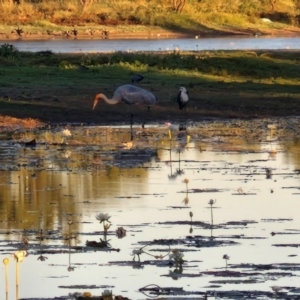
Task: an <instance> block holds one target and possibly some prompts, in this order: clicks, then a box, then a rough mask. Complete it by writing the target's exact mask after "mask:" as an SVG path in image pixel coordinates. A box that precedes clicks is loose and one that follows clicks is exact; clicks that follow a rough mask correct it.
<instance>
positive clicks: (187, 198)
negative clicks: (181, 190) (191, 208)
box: [182, 178, 189, 205]
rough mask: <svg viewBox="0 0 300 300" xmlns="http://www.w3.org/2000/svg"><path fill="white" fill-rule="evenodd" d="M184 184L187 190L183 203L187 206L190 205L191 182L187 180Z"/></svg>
mask: <svg viewBox="0 0 300 300" xmlns="http://www.w3.org/2000/svg"><path fill="white" fill-rule="evenodd" d="M182 182H183V183H185V190H186V194H185V198H184V199H183V201H182V202H183V203H184V204H185V205H187V204H188V203H189V189H188V183H189V180H188V179H186V178H185V179H184V180H183V181H182Z"/></svg>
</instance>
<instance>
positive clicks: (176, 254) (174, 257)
mask: <svg viewBox="0 0 300 300" xmlns="http://www.w3.org/2000/svg"><path fill="white" fill-rule="evenodd" d="M171 252H172V253H171V254H170V255H169V259H170V260H171V261H174V262H175V267H176V268H177V267H179V268H182V265H183V263H184V260H183V256H184V254H183V253H182V252H180V251H179V250H178V249H174V250H172V251H171Z"/></svg>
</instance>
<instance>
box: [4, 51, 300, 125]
mask: <svg viewBox="0 0 300 300" xmlns="http://www.w3.org/2000/svg"><path fill="white" fill-rule="evenodd" d="M0 50H1V49H0ZM0 52H1V51H0ZM0 62H1V64H2V62H3V64H2V68H1V71H0V75H1V78H2V81H1V85H2V89H1V91H0V105H1V113H2V115H3V114H7V115H9V116H13V117H26V118H28V117H32V118H38V119H40V120H42V121H51V122H61V121H64V122H96V123H103V122H108V121H109V122H117V121H120V120H123V119H124V118H123V117H122V115H124V113H125V112H126V111H128V107H127V106H126V105H124V104H119V105H116V106H108V105H106V104H103V105H102V106H100V107H99V108H97V111H91V106H92V101H93V98H94V96H95V94H96V93H99V92H103V93H105V94H106V95H107V96H108V97H111V96H112V93H113V91H114V89H115V88H116V87H117V86H118V85H121V84H125V83H130V79H131V76H132V74H134V73H141V74H143V75H144V76H145V79H144V80H143V81H142V82H141V83H140V86H141V87H143V88H145V89H148V90H151V91H152V92H153V93H154V94H155V95H156V96H157V97H158V100H159V103H158V105H157V108H156V109H154V110H153V111H154V112H152V114H146V112H144V110H143V109H142V108H139V107H133V108H132V109H133V111H135V112H139V115H141V116H143V117H145V118H147V119H149V120H150V119H152V118H153V116H155V118H156V119H168V118H171V117H172V116H176V117H178V118H182V117H184V116H182V115H181V114H180V113H179V111H178V108H177V105H176V96H177V93H178V88H179V87H180V86H185V87H186V88H187V89H188V90H189V93H190V98H191V101H190V104H189V109H188V111H189V117H190V118H198V117H200V116H201V117H202V116H218V117H253V116H271V115H272V116H278V115H295V114H300V100H298V98H299V94H300V84H299V76H300V75H299V74H300V65H299V53H298V52H297V51H268V52H263V51H251V52H247V51H203V52H200V51H198V52H186V53H179V54H176V53H166V54H156V53H148V54H145V53H143V54H138V53H136V54H128V53H121V52H118V53H114V54H97V55H96V54H95V55H93V54H88V55H82V54H69V55H68V54H53V55H50V56H49V57H45V56H43V55H42V54H41V55H36V54H33V53H21V52H18V53H17V54H16V55H15V56H14V58H13V59H12V58H11V57H10V56H9V55H8V56H7V57H0ZM81 64H83V65H85V66H87V67H88V68H89V69H88V70H86V71H82V70H80V69H79V68H78V66H79V65H81Z"/></svg>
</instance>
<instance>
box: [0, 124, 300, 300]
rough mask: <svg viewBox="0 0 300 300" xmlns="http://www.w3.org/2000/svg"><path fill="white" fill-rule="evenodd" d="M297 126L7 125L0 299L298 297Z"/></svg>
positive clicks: (1, 182)
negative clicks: (181, 128)
mask: <svg viewBox="0 0 300 300" xmlns="http://www.w3.org/2000/svg"><path fill="white" fill-rule="evenodd" d="M299 125H300V119H299V118H281V119H279V118H278V119H264V120H255V121H243V120H228V121H221V120H219V121H218V120H207V121H202V122H198V123H195V122H190V123H188V124H187V128H186V131H180V132H179V131H177V130H176V128H175V129H174V130H171V131H169V129H168V128H167V127H166V126H165V124H152V125H151V126H149V125H148V127H147V128H145V129H141V128H138V127H134V128H133V129H132V132H131V130H130V128H128V127H126V126H115V127H111V126H110V127H103V126H94V127H83V126H78V127H76V126H69V127H67V128H65V127H64V128H58V127H55V128H47V129H40V130H37V131H28V132H26V131H16V132H15V133H14V134H10V133H7V134H3V135H2V140H1V143H0V161H1V164H0V169H1V171H0V198H1V202H0V203H1V205H0V257H1V262H2V261H3V262H6V263H7V264H4V263H1V265H0V297H1V299H6V300H12V299H42V298H43V299H51V298H52V299H53V298H54V297H58V298H56V299H76V296H77V297H78V295H82V294H83V293H90V294H91V295H92V296H101V295H102V294H103V293H104V294H105V293H110V292H112V294H113V295H122V296H123V297H127V298H129V299H149V298H155V297H159V298H160V299H176V298H180V299H192V298H193V299H195V297H196V299H204V297H205V295H207V296H208V297H209V299H242V298H244V299H245V297H249V298H251V297H252V298H254V299H274V298H277V299H299V297H300V289H299V276H300V264H299V248H298V247H299V234H300V221H299V218H298V217H297V213H298V212H299V209H300V202H299V189H300V186H299V179H300V175H299V174H300V151H299V138H300V135H299V132H298V131H297V130H296V129H297V128H299ZM131 135H133V141H131ZM33 141H34V142H33ZM99 213H104V214H108V215H109V216H110V218H109V219H108V221H109V222H110V223H109V222H106V221H104V222H102V223H100V222H99V220H97V219H96V215H97V214H99ZM103 223H104V224H103ZM105 224H106V226H107V227H109V228H107V230H105V229H104V226H103V225H105ZM26 253H27V254H26ZM14 255H15V256H14ZM14 258H15V259H14ZM6 259H8V260H6ZM16 275H17V276H16ZM149 285H150V286H149ZM274 286H277V287H280V290H279V291H277V290H276V288H275V289H274V288H273V289H272V287H274ZM107 290H108V291H107ZM275 290H276V291H275ZM251 295H252V296H251ZM164 297H165V298H164ZM297 297H298V298H297Z"/></svg>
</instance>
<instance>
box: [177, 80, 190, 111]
mask: <svg viewBox="0 0 300 300" xmlns="http://www.w3.org/2000/svg"><path fill="white" fill-rule="evenodd" d="M189 100H190V98H189V93H188V91H187V90H186V88H185V87H183V86H182V87H180V89H179V93H178V95H177V102H178V105H179V109H180V110H183V108H185V111H186V105H187V103H188V102H189Z"/></svg>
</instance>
